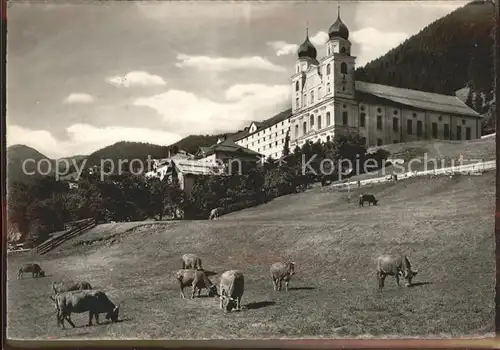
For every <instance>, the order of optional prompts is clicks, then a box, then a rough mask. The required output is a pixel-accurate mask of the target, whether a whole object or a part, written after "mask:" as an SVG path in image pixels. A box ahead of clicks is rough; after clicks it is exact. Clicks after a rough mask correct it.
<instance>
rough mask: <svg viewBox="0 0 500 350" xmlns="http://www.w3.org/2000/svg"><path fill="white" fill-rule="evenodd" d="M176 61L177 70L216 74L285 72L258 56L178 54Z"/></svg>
mask: <svg viewBox="0 0 500 350" xmlns="http://www.w3.org/2000/svg"><path fill="white" fill-rule="evenodd" d="M177 59H178V60H179V61H180V62H177V63H176V64H175V66H176V67H179V68H184V67H193V68H197V69H199V70H207V71H216V72H227V71H231V70H242V69H259V70H265V71H272V72H286V71H287V70H286V69H285V68H284V67H281V66H278V65H275V64H274V63H272V62H270V61H269V60H267V59H266V58H263V57H260V56H253V57H240V58H228V57H209V56H191V55H185V54H178V55H177Z"/></svg>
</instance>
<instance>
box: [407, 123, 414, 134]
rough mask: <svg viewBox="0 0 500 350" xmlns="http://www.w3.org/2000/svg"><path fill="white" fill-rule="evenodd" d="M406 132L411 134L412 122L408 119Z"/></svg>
mask: <svg viewBox="0 0 500 350" xmlns="http://www.w3.org/2000/svg"><path fill="white" fill-rule="evenodd" d="M406 132H407V133H408V135H411V134H413V122H412V120H410V119H409V120H407V121H406Z"/></svg>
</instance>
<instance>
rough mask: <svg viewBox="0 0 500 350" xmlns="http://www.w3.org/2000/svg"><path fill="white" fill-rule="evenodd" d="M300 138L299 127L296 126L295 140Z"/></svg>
mask: <svg viewBox="0 0 500 350" xmlns="http://www.w3.org/2000/svg"><path fill="white" fill-rule="evenodd" d="M297 137H299V126H298V125H295V138H297Z"/></svg>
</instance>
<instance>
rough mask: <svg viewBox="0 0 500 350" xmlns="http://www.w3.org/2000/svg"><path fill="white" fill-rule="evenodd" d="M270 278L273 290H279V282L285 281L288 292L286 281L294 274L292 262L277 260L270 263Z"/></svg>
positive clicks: (288, 281)
mask: <svg viewBox="0 0 500 350" xmlns="http://www.w3.org/2000/svg"><path fill="white" fill-rule="evenodd" d="M270 272H271V278H272V279H273V287H274V290H278V291H280V290H281V282H282V281H284V282H285V290H286V291H287V292H288V283H290V278H291V277H292V276H293V275H294V274H295V263H294V262H288V263H283V262H277V263H274V264H272V265H271V269H270Z"/></svg>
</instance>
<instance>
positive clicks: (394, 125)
mask: <svg viewBox="0 0 500 350" xmlns="http://www.w3.org/2000/svg"><path fill="white" fill-rule="evenodd" d="M392 130H393V131H394V132H398V131H399V120H398V118H392Z"/></svg>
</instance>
